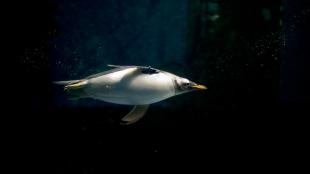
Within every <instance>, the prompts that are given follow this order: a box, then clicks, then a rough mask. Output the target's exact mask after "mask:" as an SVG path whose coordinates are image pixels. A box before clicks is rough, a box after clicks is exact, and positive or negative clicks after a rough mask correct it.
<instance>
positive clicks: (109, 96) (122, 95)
mask: <svg viewBox="0 0 310 174" xmlns="http://www.w3.org/2000/svg"><path fill="white" fill-rule="evenodd" d="M85 92H86V93H87V94H89V95H90V96H91V97H92V98H96V99H99V100H103V101H106V102H111V103H117V104H126V105H145V104H151V103H155V102H158V101H161V100H164V99H166V98H169V97H172V96H174V95H175V90H174V84H173V81H172V80H171V79H170V77H168V76H167V75H166V74H164V73H156V74H142V73H140V72H136V68H128V69H125V70H122V71H118V72H114V73H111V74H107V75H103V76H99V77H96V78H92V79H89V81H88V85H87V86H86V87H85Z"/></svg>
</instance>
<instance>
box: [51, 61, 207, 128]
mask: <svg viewBox="0 0 310 174" xmlns="http://www.w3.org/2000/svg"><path fill="white" fill-rule="evenodd" d="M108 66H109V67H113V69H111V70H108V71H104V72H102V73H98V74H94V75H91V76H88V77H86V78H83V79H80V80H69V81H57V82H55V84H59V85H64V90H65V91H66V92H67V93H68V94H69V96H70V98H71V99H80V98H94V99H98V100H103V101H105V102H110V103H116V104H124V105H134V108H133V109H132V110H131V111H130V112H129V113H128V114H127V115H126V116H125V117H123V118H122V119H121V124H124V125H129V124H132V123H135V122H137V121H138V120H140V119H141V118H142V117H143V116H144V114H145V112H146V111H147V109H148V107H149V105H150V104H152V103H156V102H159V101H162V100H164V99H167V98H169V97H172V96H176V95H179V94H183V93H186V92H190V91H193V90H204V89H207V87H206V86H203V85H198V84H196V83H194V82H191V81H189V80H188V79H186V78H182V77H179V76H176V75H174V74H172V73H169V72H165V71H161V70H158V69H155V68H151V67H144V66H118V65H108Z"/></svg>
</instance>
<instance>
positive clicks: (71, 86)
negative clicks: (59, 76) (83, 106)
mask: <svg viewBox="0 0 310 174" xmlns="http://www.w3.org/2000/svg"><path fill="white" fill-rule="evenodd" d="M53 83H54V84H56V85H62V86H64V91H65V92H66V93H67V95H68V98H69V99H71V100H77V99H80V98H87V97H89V95H88V94H87V93H86V92H85V91H84V87H85V85H87V83H88V81H87V80H85V79H82V80H68V81H55V82H53Z"/></svg>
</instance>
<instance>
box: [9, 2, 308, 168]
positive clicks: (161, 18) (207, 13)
mask: <svg viewBox="0 0 310 174" xmlns="http://www.w3.org/2000/svg"><path fill="white" fill-rule="evenodd" d="M13 3H14V2H13ZM10 7H12V8H11V9H12V10H11V12H12V13H14V15H13V14H12V18H11V19H10V21H11V22H10V27H11V28H12V29H11V31H12V33H13V34H12V35H11V39H10V40H11V41H13V42H11V44H9V46H11V48H12V49H13V50H12V51H11V54H10V56H11V57H14V61H16V62H17V66H16V67H15V68H16V69H17V73H18V76H15V75H14V78H10V80H11V81H9V82H10V83H9V84H10V85H9V88H10V89H11V90H12V92H10V93H8V94H9V95H10V99H8V100H7V104H8V105H9V106H11V107H10V109H9V110H10V111H11V113H15V112H14V111H18V112H16V114H12V115H11V116H10V118H12V120H13V121H12V122H13V125H12V126H10V128H9V129H8V132H9V133H14V136H12V137H13V138H12V139H13V140H15V141H12V142H14V143H13V144H14V146H13V148H14V149H15V150H14V151H15V152H16V153H17V154H19V155H20V156H21V157H19V158H16V159H15V160H20V161H21V162H24V161H29V160H30V157H34V159H35V160H30V161H31V162H30V163H31V164H33V166H32V165H27V168H30V169H35V168H36V167H37V166H41V167H42V170H43V171H42V172H43V173H46V172H48V171H56V173H73V172H74V173H99V172H101V173H102V172H104V171H105V170H106V168H107V167H109V165H108V164H109V163H106V161H110V162H111V161H112V163H114V161H115V163H117V164H122V163H126V162H127V159H128V157H135V156H137V155H141V154H143V155H147V156H151V157H152V158H153V157H158V156H161V155H163V154H169V155H171V156H175V155H177V156H180V157H181V158H179V159H183V158H182V157H184V156H185V155H189V154H190V155H191V154H193V155H197V156H199V157H201V158H202V159H203V160H202V161H201V162H202V163H203V162H204V161H206V163H203V164H202V165H201V167H203V166H205V165H209V164H210V163H208V162H207V161H212V162H213V163H215V164H219V163H220V162H219V161H221V163H222V161H223V160H225V161H227V163H229V164H235V163H236V164H238V165H234V166H235V167H238V166H239V165H240V166H244V165H246V166H250V167H251V166H253V167H254V168H255V167H256V168H263V167H269V166H273V167H278V164H283V163H287V162H288V161H290V160H292V158H291V156H294V155H297V154H301V155H302V154H304V153H305V152H304V151H303V150H301V149H302V147H305V146H306V144H305V142H306V139H304V138H303V137H304V135H305V132H306V130H307V129H306V126H304V124H305V122H304V119H305V118H306V115H307V114H306V113H305V112H304V111H307V110H306V107H307V104H308V102H309V97H308V96H309V95H308V94H309V90H308V89H309V88H308V87H309V85H308V83H307V82H308V81H309V78H308V74H309V68H308V66H309V59H308V58H309V56H308V55H309V54H308V50H307V49H308V45H309V44H308V41H309V33H308V31H310V30H309V27H308V26H307V23H308V22H309V14H310V9H309V8H308V7H309V6H308V3H306V2H302V1H293V0H284V1H268V0H257V1H242V0H234V1H232V0H231V1H224V0H200V1H199V0H167V1H165V0H158V1H153V0H133V1H124V0H113V1H112V0H104V1H84V0H78V1H57V0H55V1H47V2H46V1H45V2H44V1H40V2H28V1H27V2H23V3H16V4H12V6H10ZM106 64H120V65H147V66H148V65H151V66H153V67H156V68H159V69H162V70H166V71H169V72H172V73H175V74H178V75H180V76H184V77H186V78H189V79H191V80H193V81H195V82H199V83H202V84H205V85H207V86H208V88H209V89H208V90H207V91H203V92H193V93H189V94H184V95H181V96H177V97H174V98H171V99H168V100H166V101H162V102H160V103H157V104H153V105H152V106H151V107H150V109H149V111H148V112H147V115H146V116H145V117H144V118H143V119H142V120H141V121H139V122H138V123H136V124H134V125H131V126H127V127H126V126H125V127H124V126H120V125H119V124H118V122H119V119H120V118H121V117H122V116H124V115H125V114H126V113H127V112H129V110H130V109H131V108H130V107H127V106H120V105H113V104H108V103H104V102H100V101H95V100H91V99H85V100H84V99H83V100H81V101H68V100H67V99H66V98H65V96H64V95H63V94H62V90H61V89H58V88H57V87H55V86H53V85H52V84H51V82H52V81H54V80H69V79H78V78H82V77H85V76H87V75H90V74H92V73H98V72H100V71H104V70H107V69H108V68H107V67H106ZM15 68H13V69H11V70H10V71H9V72H12V70H14V72H16V71H15V70H16V69H15ZM12 76H13V75H12ZM7 109H8V108H7ZM125 159H126V160H125ZM187 160H191V159H188V158H185V157H184V161H187ZM301 164H302V162H301ZM205 170H208V169H205Z"/></svg>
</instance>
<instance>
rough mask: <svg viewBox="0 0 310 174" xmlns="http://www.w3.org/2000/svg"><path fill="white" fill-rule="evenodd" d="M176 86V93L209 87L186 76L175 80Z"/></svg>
mask: <svg viewBox="0 0 310 174" xmlns="http://www.w3.org/2000/svg"><path fill="white" fill-rule="evenodd" d="M175 84H176V85H175V86H176V88H175V89H176V90H175V91H176V95H178V94H183V93H186V92H190V91H194V90H205V89H207V87H206V86H204V85H199V84H197V83H195V82H192V81H190V80H188V79H186V78H182V77H178V78H176V80H175Z"/></svg>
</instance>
